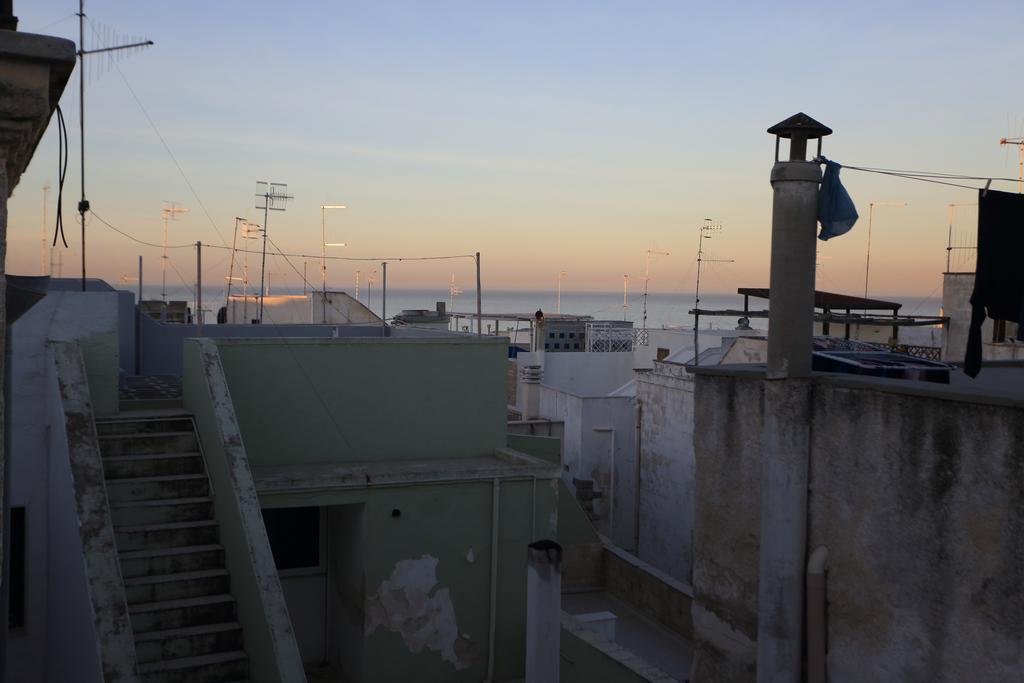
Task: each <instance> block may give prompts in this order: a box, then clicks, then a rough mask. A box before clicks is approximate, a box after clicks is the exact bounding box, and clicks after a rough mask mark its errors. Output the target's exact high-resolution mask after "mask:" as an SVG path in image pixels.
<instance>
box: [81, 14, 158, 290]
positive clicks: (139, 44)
mask: <svg viewBox="0 0 1024 683" xmlns="http://www.w3.org/2000/svg"><path fill="white" fill-rule="evenodd" d="M152 44H153V41H152V40H144V41H140V42H136V43H130V44H128V45H115V46H114V47H101V48H97V49H95V50H86V49H85V0H78V142H79V152H80V155H81V160H82V169H81V170H82V176H81V178H82V198H81V199H80V200H79V201H78V219H79V221H81V224H82V291H83V292H84V291H85V214H86V212H87V211H88V210H89V200H88V199H86V198H85V56H86V55H93V54H96V53H99V52H115V51H117V50H128V49H131V48H138V47H148V46H150V45H152Z"/></svg>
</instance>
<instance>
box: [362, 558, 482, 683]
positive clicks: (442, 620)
mask: <svg viewBox="0 0 1024 683" xmlns="http://www.w3.org/2000/svg"><path fill="white" fill-rule="evenodd" d="M378 627H384V628H386V629H388V630H389V631H392V632H394V633H398V634H399V635H401V636H402V641H403V642H404V643H405V645H406V646H407V647H408V648H409V651H410V652H412V653H413V654H416V653H419V652H422V651H423V649H424V648H426V649H427V650H430V651H432V652H437V653H439V654H440V655H441V658H442V659H443V660H445V661H446V662H451V663H452V664H453V665H455V668H456V669H457V670H461V669H467V668H469V666H470V665H471V664H472V662H473V656H474V652H473V651H474V648H473V647H472V643H471V642H470V640H469V638H468V637H467V636H466V635H464V634H463V635H459V628H458V625H457V624H456V622H455V606H454V605H453V604H452V599H451V593H450V592H449V590H448V589H447V588H441V587H440V586H439V584H438V582H437V558H436V557H433V556H431V555H423V556H422V557H420V558H419V559H415V560H400V561H398V562H397V563H396V564H395V569H394V571H392V572H391V576H390V577H388V578H387V579H384V580H383V581H382V582H381V584H380V587H379V588H377V591H376V592H375V593H374V594H373V595H371V596H369V597H368V598H367V601H366V635H367V636H370V635H372V634H373V632H374V631H376V630H377V628H378Z"/></svg>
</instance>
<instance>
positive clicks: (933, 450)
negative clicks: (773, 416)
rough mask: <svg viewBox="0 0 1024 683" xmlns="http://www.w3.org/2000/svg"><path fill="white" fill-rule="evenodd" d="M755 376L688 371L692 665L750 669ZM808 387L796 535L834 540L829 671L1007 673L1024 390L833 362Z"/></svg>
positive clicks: (1016, 575)
mask: <svg viewBox="0 0 1024 683" xmlns="http://www.w3.org/2000/svg"><path fill="white" fill-rule="evenodd" d="M761 386H763V384H762V382H761V381H760V380H759V379H757V378H756V376H749V375H748V376H738V375H734V376H708V375H701V376H699V377H698V378H697V400H698V403H697V406H698V407H697V418H698V420H706V421H707V423H708V428H707V429H706V430H702V431H701V432H699V433H698V437H697V439H696V441H695V445H696V453H697V472H698V478H697V494H698V500H697V530H696V537H697V543H696V549H697V563H696V567H695V572H694V581H695V589H696V600H697V605H695V607H694V627H695V631H696V634H695V635H696V647H697V656H696V661H695V670H694V674H695V680H698V681H703V680H750V679H751V677H752V674H753V669H752V665H753V661H754V659H753V653H752V650H751V649H750V648H751V647H753V643H752V642H751V641H753V640H754V639H755V638H756V604H753V603H754V601H755V600H756V595H757V571H758V569H757V567H758V549H757V544H758V530H759V520H758V519H757V518H756V517H757V510H758V509H759V508H758V498H759V496H758V495H757V492H758V485H759V484H758V481H757V480H758V476H757V475H758V474H759V471H760V462H759V461H760V457H759V456H760V451H759V448H758V447H757V444H756V438H757V436H758V435H759V433H760V422H761V411H760V410H759V408H758V405H757V401H758V400H759V397H760V396H761V395H762V391H761V390H760V388H759V387H761ZM812 392H813V406H814V408H813V417H812V425H811V435H812V437H811V439H812V440H811V454H810V458H811V460H810V484H809V488H810V491H809V503H808V505H809V516H808V547H809V548H810V547H815V546H817V545H826V546H828V548H829V551H830V557H829V571H828V589H827V590H828V593H827V599H828V606H829V608H828V647H829V651H828V672H829V674H828V675H829V680H830V681H837V682H842V681H862V680H900V681H950V682H952V681H963V680H979V681H982V680H983V681H1003V680H1013V679H1014V678H1015V677H1019V675H1020V671H1021V670H1024V593H1022V592H1021V590H1020V587H1021V585H1024V552H1022V550H1021V545H1020V543H1019V539H1020V538H1021V537H1022V534H1024V460H1022V458H1021V450H1020V449H1021V446H1020V444H1021V443H1022V442H1024V403H1022V402H1021V401H1019V400H1018V401H1012V400H1005V399H995V398H991V397H986V396H985V395H982V394H977V395H969V394H964V393H960V392H957V391H955V390H952V389H950V388H948V387H941V386H925V385H922V384H917V383H909V382H899V381H887V382H877V381H876V382H871V381H867V380H860V379H840V378H835V377H817V378H815V381H814V384H813V387H812ZM729 626H731V627H732V628H731V629H729V628H728V627H729ZM725 634H728V635H731V636H733V637H732V638H731V639H729V640H726V639H725V638H723V637H722V636H723V635H725ZM723 643H725V644H726V645H735V646H733V647H725V646H723Z"/></svg>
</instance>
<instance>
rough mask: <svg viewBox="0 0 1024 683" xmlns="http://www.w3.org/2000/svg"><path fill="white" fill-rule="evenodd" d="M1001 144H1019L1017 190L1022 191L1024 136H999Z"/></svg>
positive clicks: (1023, 180)
mask: <svg viewBox="0 0 1024 683" xmlns="http://www.w3.org/2000/svg"><path fill="white" fill-rule="evenodd" d="M999 144H1000V145H1017V158H1018V166H1017V192H1018V193H1020V192H1021V191H1022V190H1021V188H1022V186H1024V137H1022V138H999Z"/></svg>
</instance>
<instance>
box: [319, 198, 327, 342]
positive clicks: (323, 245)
mask: <svg viewBox="0 0 1024 683" xmlns="http://www.w3.org/2000/svg"><path fill="white" fill-rule="evenodd" d="M324 211H325V208H324V206H323V205H321V206H320V289H321V292H320V295H321V297H322V300H321V301H320V304H321V308H322V311H321V314H320V322H321V323H326V322H327V226H326V223H325V222H324Z"/></svg>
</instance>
